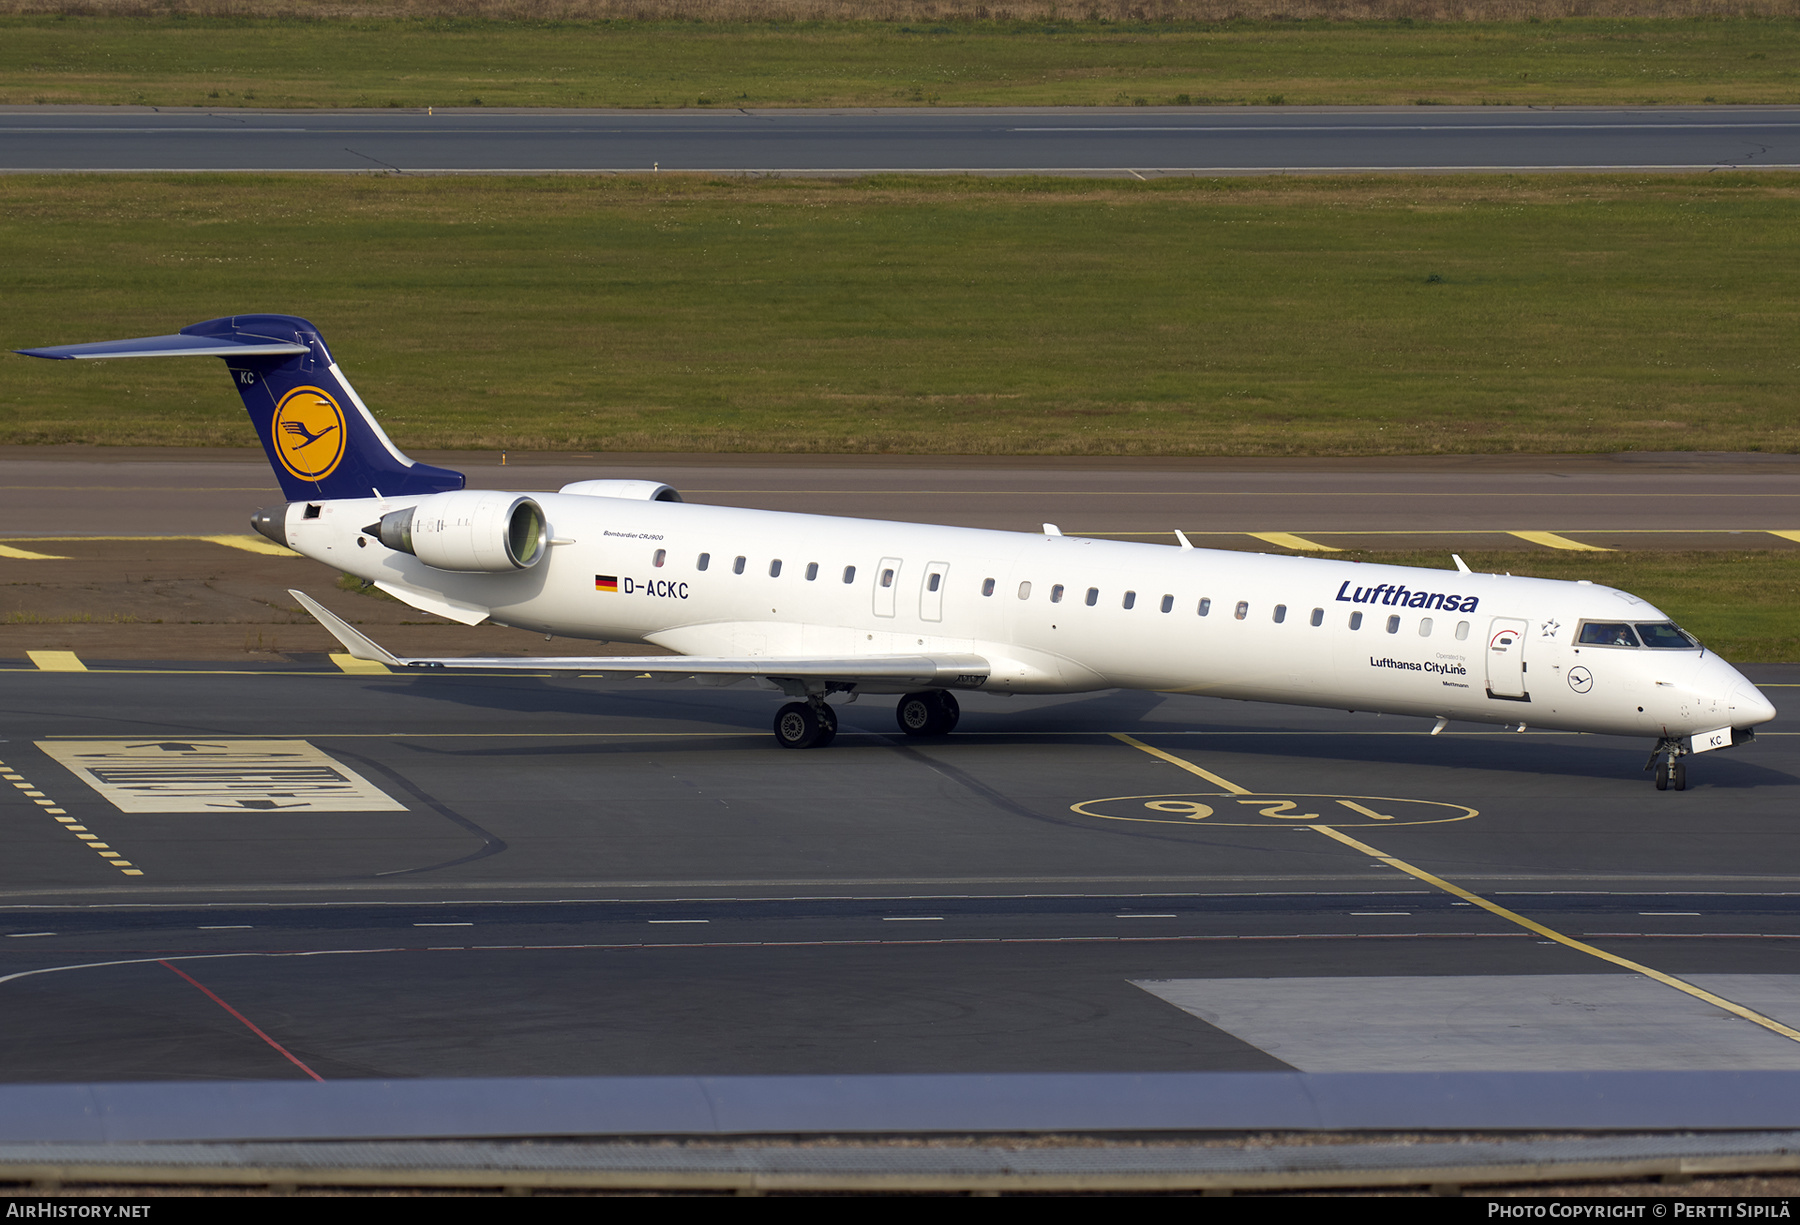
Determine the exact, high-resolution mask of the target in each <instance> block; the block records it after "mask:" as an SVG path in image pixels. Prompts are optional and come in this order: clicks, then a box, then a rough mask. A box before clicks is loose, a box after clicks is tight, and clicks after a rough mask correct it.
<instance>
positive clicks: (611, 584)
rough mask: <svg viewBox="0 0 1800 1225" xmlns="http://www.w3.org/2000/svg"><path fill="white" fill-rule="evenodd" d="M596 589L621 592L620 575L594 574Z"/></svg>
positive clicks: (614, 592) (615, 592) (616, 593)
mask: <svg viewBox="0 0 1800 1225" xmlns="http://www.w3.org/2000/svg"><path fill="white" fill-rule="evenodd" d="M594 590H595V591H610V592H612V593H613V594H614V595H618V594H619V576H618V575H616V574H596V575H595V576H594Z"/></svg>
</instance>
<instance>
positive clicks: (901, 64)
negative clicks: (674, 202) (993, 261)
mask: <svg viewBox="0 0 1800 1225" xmlns="http://www.w3.org/2000/svg"><path fill="white" fill-rule="evenodd" d="M1713 101H1718V102H1720V103H1792V102H1796V101H1800V20H1796V19H1795V18H1793V17H1792V16H1786V17H1741V18H1730V19H1723V20H1720V19H1706V18H1700V19H1680V18H1604V19H1603V18H1584V19H1564V20H1554V21H1542V22H1539V21H1505V22H1460V21H1448V22H1436V23H1418V24H1415V23H1412V22H1410V21H1366V22H1364V21H1356V22H1323V21H1307V22H1295V21H1227V22H1220V23H1192V22H1155V23H1150V22H1093V21H1086V22H1081V21H1077V22H1071V21H1052V22H958V23H954V24H926V23H916V24H913V25H904V24H899V23H892V22H874V21H850V22H832V23H823V22H784V23H756V24H731V23H710V22H709V23H699V22H673V21H671V22H643V21H616V22H614V21H565V22H525V21H493V20H477V19H468V20H454V19H442V18H430V19H427V18H412V19H408V18H366V19H351V18H343V19H333V20H302V19H294V18H286V19H283V18H252V17H247V18H203V17H184V16H162V17H81V16H36V17H30V16H11V17H0V103H4V104H13V105H29V104H32V103H86V104H99V105H113V104H137V105H153V106H204V107H221V106H256V107H292V106H303V107H339V106H350V107H381V106H401V107H426V106H474V105H481V106H534V107H536V106H566V107H683V106H734V107H735V106H744V107H763V106H912V105H918V106H924V105H943V106H995V105H1008V106H1049V105H1056V106H1119V105H1132V104H1143V105H1149V106H1169V105H1185V104H1188V103H1193V104H1213V105H1222V104H1223V105H1236V104H1243V103H1252V104H1257V105H1266V104H1271V103H1277V104H1278V103H1286V104H1288V105H1370V104H1413V103H1438V104H1458V105H1497V104H1507V105H1519V104H1530V105H1570V104H1600V103H1605V104H1658V103H1662V104H1668V103H1697V102H1713Z"/></svg>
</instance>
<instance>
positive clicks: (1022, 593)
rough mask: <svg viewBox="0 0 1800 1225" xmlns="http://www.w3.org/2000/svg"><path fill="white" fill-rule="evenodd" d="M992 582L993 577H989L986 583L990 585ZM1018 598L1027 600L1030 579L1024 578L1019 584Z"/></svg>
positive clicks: (1029, 592)
mask: <svg viewBox="0 0 1800 1225" xmlns="http://www.w3.org/2000/svg"><path fill="white" fill-rule="evenodd" d="M993 582H994V580H993V579H989V580H988V585H989V586H992V585H993ZM1019 598H1020V599H1021V600H1029V599H1030V598H1031V580H1030V579H1026V580H1025V581H1024V582H1023V583H1020V584H1019Z"/></svg>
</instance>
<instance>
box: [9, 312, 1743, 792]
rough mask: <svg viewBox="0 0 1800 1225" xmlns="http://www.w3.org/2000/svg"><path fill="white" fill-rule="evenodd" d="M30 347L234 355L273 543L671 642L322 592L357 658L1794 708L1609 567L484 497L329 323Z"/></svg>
mask: <svg viewBox="0 0 1800 1225" xmlns="http://www.w3.org/2000/svg"><path fill="white" fill-rule="evenodd" d="M20 351H21V352H23V353H26V354H28V355H29V356H32V357H48V358H108V359H110V358H124V357H180V356H193V357H219V358H223V359H224V360H225V365H226V367H227V368H228V369H229V370H230V372H231V379H232V382H233V383H234V384H236V386H237V389H238V393H239V394H240V395H241V396H242V397H243V401H244V407H245V408H247V409H248V410H249V412H250V419H251V420H252V421H253V422H254V423H255V425H256V431H257V433H258V434H259V435H260V436H261V438H262V443H263V447H264V448H265V449H266V450H267V451H268V454H269V461H270V463H271V464H273V466H274V469H275V475H276V477H277V478H278V479H279V480H280V482H281V488H282V491H283V493H284V494H286V496H287V499H288V501H287V504H286V505H285V506H281V507H275V508H271V509H267V510H262V511H258V512H257V513H256V515H255V516H254V518H253V522H254V524H255V526H256V529H257V530H258V531H260V532H261V533H262V534H263V535H265V536H267V537H269V538H270V539H272V540H275V541H277V542H279V543H281V544H283V545H286V546H287V547H288V548H291V549H294V550H296V551H298V552H300V553H302V554H304V555H306V556H307V557H311V558H314V559H315V560H317V561H322V562H325V563H326V564H328V565H331V566H334V567H336V568H337V569H339V570H342V571H345V572H347V573H350V574H353V575H357V576H359V577H361V578H363V579H365V580H368V581H370V582H372V583H374V584H375V585H376V586H377V587H379V588H380V589H381V590H383V591H386V592H388V593H390V594H391V595H394V596H396V597H397V598H399V599H401V600H404V601H406V602H407V603H408V604H411V605H412V606H414V607H415V608H419V609H423V610H424V611H426V612H430V613H436V614H438V615H440V616H444V617H448V618H450V619H451V620H454V621H460V622H462V623H464V624H466V625H475V624H477V623H479V622H482V621H493V622H495V623H497V624H501V625H512V626H519V627H522V628H525V629H531V630H536V631H539V632H541V633H545V634H560V635H563V636H565V637H572V638H591V639H599V640H602V641H616V642H640V643H651V644H654V645H656V646H660V647H666V648H668V649H670V650H672V651H675V652H677V653H678V656H677V657H670V658H645V657H641V656H626V657H616V656H615V657H606V656H590V657H574V658H555V659H544V658H537V659H524V658H467V659H399V658H396V657H395V656H393V655H392V654H390V653H389V652H387V651H386V650H384V649H383V648H382V647H380V646H378V645H377V644H376V643H374V642H372V641H371V640H370V639H368V638H367V637H365V636H364V635H363V634H362V633H361V632H360V631H358V630H356V629H355V628H354V627H352V626H350V625H348V624H346V623H345V622H344V621H342V620H341V619H339V618H338V617H336V616H334V615H332V614H331V613H330V612H329V611H327V610H326V609H324V608H322V607H321V606H320V605H319V604H317V603H316V602H315V601H313V600H311V599H309V598H308V597H307V596H306V595H304V594H303V593H301V592H298V591H296V592H294V593H293V594H294V596H295V598H296V599H298V600H299V601H300V602H301V603H302V604H303V605H304V606H305V607H306V608H307V610H308V611H309V612H311V613H312V615H313V616H315V617H317V618H318V619H319V621H320V622H321V623H322V624H323V625H324V626H325V628H326V629H327V630H329V631H330V632H331V633H332V634H333V635H334V636H336V638H337V639H338V640H339V641H340V642H342V643H343V645H344V648H345V649H346V650H347V651H348V652H349V653H350V654H351V655H353V656H355V657H357V658H359V659H369V660H378V661H380V662H381V663H383V664H386V665H388V666H389V667H395V668H474V669H482V670H492V669H516V670H522V671H531V672H541V671H544V670H547V669H549V670H572V671H580V672H587V673H605V672H618V673H626V674H630V675H642V674H645V673H648V674H650V675H652V676H655V677H658V678H662V679H671V680H679V679H684V678H691V679H693V680H696V681H699V682H700V683H702V684H711V685H728V684H732V683H734V682H736V681H739V680H743V679H745V678H754V679H756V680H758V681H760V682H762V683H764V684H765V685H766V686H768V687H770V688H773V689H778V690H780V691H781V692H782V693H784V694H786V695H787V697H788V698H789V699H790V700H789V702H788V703H787V704H786V705H784V706H782V707H781V709H780V710H779V711H778V712H777V714H776V716H775V737H776V739H777V740H778V741H779V742H780V743H781V744H782V745H784V746H785V747H787V748H792V749H804V748H813V747H819V746H823V745H827V744H829V743H831V740H832V737H833V736H834V735H835V734H836V732H837V717H836V715H835V714H833V712H832V709H831V707H830V706H829V705H827V704H826V703H827V699H828V698H830V697H831V696H832V695H833V694H843V695H852V696H855V695H861V694H899V695H901V697H900V701H899V705H898V708H897V712H896V713H897V717H898V721H899V724H900V730H901V731H903V732H905V733H906V734H907V735H911V736H932V735H943V734H945V733H948V732H949V731H950V730H951V729H952V728H954V727H955V726H956V722H957V717H958V712H959V708H958V705H957V701H956V697H955V694H956V692H957V691H958V690H986V691H988V692H997V693H1008V694H1012V693H1080V692H1085V691H1090V690H1097V689H1109V688H1130V689H1151V690H1160V691H1164V692H1172V693H1195V694H1207V695H1211V696H1214V697H1227V698H1240V699H1246V700H1251V701H1260V702H1286V703H1293V704H1297V705H1303V706H1324V707H1339V708H1344V709H1349V710H1362V711H1383V712H1389V713H1394V714H1405V715H1421V716H1424V717H1426V718H1435V719H1436V720H1437V724H1436V726H1435V728H1434V729H1433V730H1434V732H1435V731H1441V730H1442V729H1443V727H1444V725H1445V723H1446V722H1448V721H1449V720H1451V719H1459V720H1470V721H1474V722H1481V723H1498V724H1509V725H1515V726H1517V727H1519V728H1520V729H1523V728H1524V727H1525V726H1526V725H1527V724H1529V725H1531V726H1535V727H1545V728H1558V729H1563V730H1568V731H1581V732H1603V733H1607V734H1610V735H1618V736H1643V737H1649V738H1652V739H1654V741H1655V748H1654V749H1653V750H1652V752H1651V755H1650V763H1649V765H1647V766H1646V769H1654V771H1655V780H1656V786H1657V787H1658V789H1665V790H1666V789H1669V788H1671V787H1672V788H1674V789H1675V790H1681V789H1683V788H1685V787H1686V785H1687V778H1686V769H1685V759H1686V758H1687V757H1688V756H1689V755H1690V754H1692V753H1700V752H1706V751H1708V750H1711V749H1718V748H1725V747H1728V746H1730V745H1733V744H1739V743H1742V742H1744V741H1746V740H1748V739H1750V737H1751V731H1750V729H1751V728H1752V727H1753V726H1754V725H1756V724H1758V723H1763V722H1766V721H1767V720H1769V719H1771V718H1773V717H1774V715H1775V709H1774V707H1772V706H1771V705H1770V704H1769V703H1768V701H1767V700H1765V699H1764V698H1763V696H1762V694H1761V693H1760V692H1758V690H1757V688H1756V686H1754V685H1752V684H1751V683H1750V682H1749V681H1748V680H1746V679H1744V677H1743V676H1741V675H1740V674H1739V673H1738V672H1737V671H1736V670H1735V669H1734V668H1732V667H1731V665H1730V664H1728V663H1726V662H1725V661H1724V660H1723V659H1720V658H1719V657H1718V656H1717V655H1714V654H1713V653H1711V652H1710V651H1707V650H1706V649H1705V648H1704V647H1702V646H1701V645H1700V643H1698V642H1697V641H1695V640H1694V639H1693V638H1692V637H1690V636H1689V635H1688V634H1687V633H1685V632H1684V631H1683V630H1681V629H1680V628H1679V627H1678V626H1676V625H1675V624H1674V623H1673V622H1672V621H1670V620H1669V618H1668V617H1666V616H1664V615H1663V614H1662V613H1660V612H1658V611H1657V610H1656V609H1655V608H1652V607H1651V606H1650V605H1649V604H1647V603H1645V602H1644V601H1643V600H1640V599H1638V598H1637V597H1636V596H1633V595H1630V594H1628V593H1626V592H1623V591H1616V590H1613V589H1612V588H1610V587H1601V586H1597V585H1593V584H1590V583H1585V582H1583V583H1565V582H1551V581H1547V580H1544V579H1531V578H1513V577H1510V576H1506V575H1497V574H1474V573H1471V572H1469V570H1468V569H1467V568H1466V567H1464V566H1463V565H1462V563H1461V559H1456V560H1457V569H1455V570H1413V569H1402V568H1399V567H1391V566H1374V565H1364V564H1359V563H1354V562H1340V561H1324V560H1319V559H1314V558H1304V557H1278V556H1266V555H1253V554H1245V553H1236V552H1220V551H1215V550H1210V549H1195V548H1192V547H1191V546H1189V545H1188V542H1187V539H1186V537H1185V536H1181V535H1180V534H1179V533H1177V538H1178V539H1179V540H1180V541H1181V544H1182V546H1183V547H1181V548H1179V549H1175V548H1169V547H1167V546H1163V545H1150V544H1128V543H1123V542H1117V541H1106V540H1091V539H1083V538H1075V537H1065V536H1063V535H1062V534H1061V533H1059V532H1058V531H1057V530H1056V529H1055V528H1054V527H1053V526H1051V525H1049V524H1046V525H1045V526H1044V530H1043V532H1042V533H1024V532H996V531H984V530H976V529H972V528H956V527H930V526H921V525H918V524H912V523H890V522H884V521H880V520H872V519H837V518H828V517H825V516H821V515H801V514H786V513H780V512H775V511H762V510H739V509H733V508H729V507H715V506H695V505H691V504H688V503H684V502H683V501H682V500H681V496H680V494H678V493H677V492H676V491H675V490H673V489H671V488H669V487H668V486H666V485H661V484H657V483H655V482H652V481H632V480H592V481H578V482H576V483H575V484H572V485H566V486H564V487H563V488H562V489H561V490H559V491H558V492H556V493H553V494H526V493H503V492H499V491H493V490H480V489H465V488H464V487H463V485H464V481H463V477H462V474H461V473H457V472H451V471H448V470H446V469H443V468H434V467H431V466H429V465H426V464H420V463H415V462H414V461H412V460H411V459H408V458H407V457H406V456H405V455H403V454H401V452H400V451H399V450H398V449H397V448H396V447H395V446H394V444H393V443H392V442H390V441H389V440H388V437H387V435H386V434H385V433H383V432H382V429H381V426H380V425H378V424H377V423H376V421H375V418H374V416H373V415H372V414H371V413H370V412H369V410H368V408H367V407H366V406H365V405H364V404H363V402H362V400H361V399H360V398H359V397H358V396H357V394H356V392H355V391H354V390H352V389H351V387H350V384H349V382H348V381H346V380H345V378H344V375H343V372H342V371H340V370H339V369H338V366H337V363H336V362H334V361H333V360H332V357H331V352H330V350H328V349H327V348H326V347H325V342H324V340H323V339H322V338H321V337H320V335H319V332H318V329H316V328H315V327H313V325H312V324H310V323H308V322H307V321H306V320H304V319H296V318H293V317H291V316H287V315H237V316H233V317H231V318H228V319H213V320H209V321H208V322H205V323H196V324H194V325H193V326H192V327H188V328H183V329H182V330H181V332H180V333H179V334H177V335H174V336H153V337H146V338H143V339H138V340H116V341H107V342H104V343H100V344H81V345H63V346H59V347H56V348H47V349H25V350H20Z"/></svg>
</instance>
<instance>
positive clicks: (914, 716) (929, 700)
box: [894, 689, 962, 736]
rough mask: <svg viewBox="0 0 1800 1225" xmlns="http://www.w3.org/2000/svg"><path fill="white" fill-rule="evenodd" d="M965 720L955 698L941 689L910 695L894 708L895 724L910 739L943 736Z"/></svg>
mask: <svg viewBox="0 0 1800 1225" xmlns="http://www.w3.org/2000/svg"><path fill="white" fill-rule="evenodd" d="M961 718H962V707H961V706H959V705H958V704H957V701H956V698H955V697H953V696H951V695H950V694H948V693H946V692H945V691H943V690H942V689H927V690H925V691H924V692H923V693H909V694H907V695H906V696H905V697H903V698H901V699H900V704H899V705H898V706H896V707H894V722H895V723H898V724H899V725H900V730H901V731H903V732H905V733H906V734H907V735H908V736H943V735H947V734H948V733H949V732H950V731H951V730H952V729H954V728H955V727H956V724H957V721H958V720H959V719H961Z"/></svg>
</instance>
